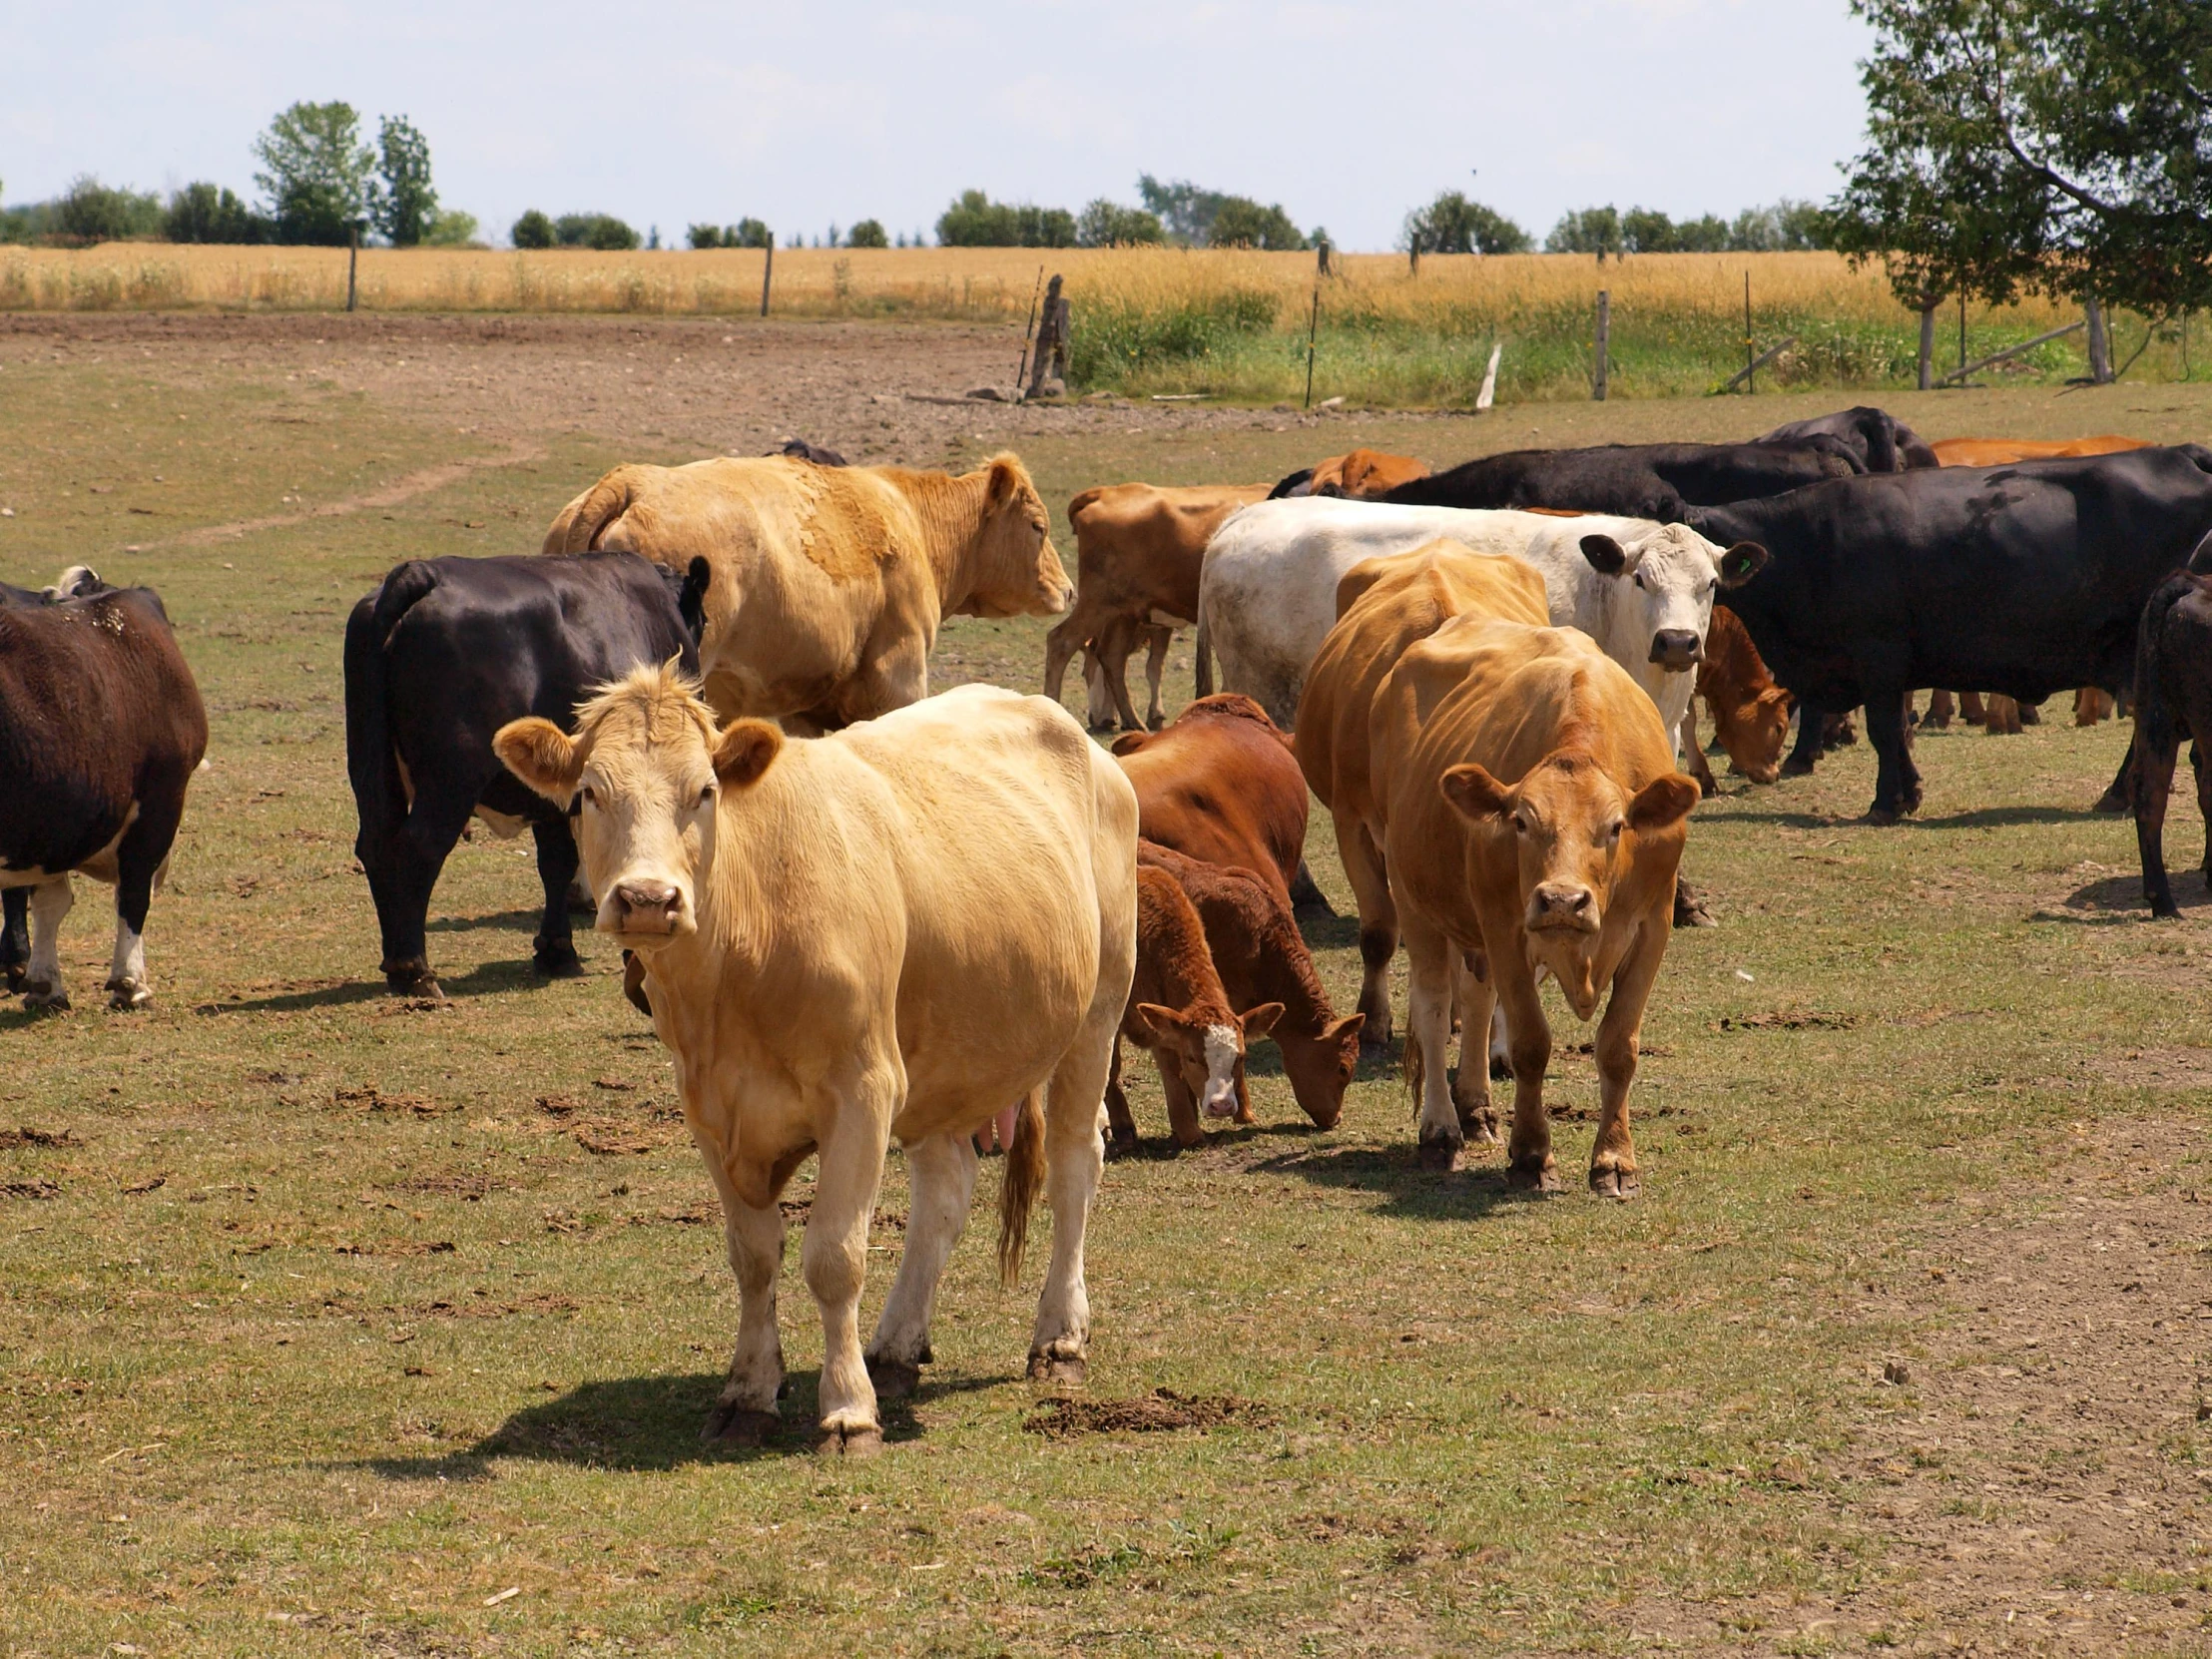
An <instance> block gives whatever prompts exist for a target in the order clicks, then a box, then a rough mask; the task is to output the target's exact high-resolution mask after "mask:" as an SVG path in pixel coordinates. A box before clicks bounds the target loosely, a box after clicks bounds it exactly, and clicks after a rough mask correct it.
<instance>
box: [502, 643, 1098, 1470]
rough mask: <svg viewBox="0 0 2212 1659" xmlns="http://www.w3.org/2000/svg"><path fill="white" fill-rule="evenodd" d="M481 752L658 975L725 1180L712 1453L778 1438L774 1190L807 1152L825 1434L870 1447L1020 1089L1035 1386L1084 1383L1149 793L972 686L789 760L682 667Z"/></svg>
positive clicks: (711, 1167) (707, 1152) (1018, 1207)
mask: <svg viewBox="0 0 2212 1659" xmlns="http://www.w3.org/2000/svg"><path fill="white" fill-rule="evenodd" d="M495 747H496V749H497V750H498V753H499V758H500V760H501V761H503V762H504V763H505V764H506V765H507V767H508V769H509V770H510V771H512V772H513V773H514V774H515V775H516V776H517V777H518V778H520V779H521V780H522V781H523V782H524V783H526V784H528V785H529V786H530V787H531V788H532V789H534V790H536V791H537V792H538V793H539V794H541V795H543V796H544V797H546V799H548V800H549V801H554V802H558V803H561V804H562V805H564V806H565V805H567V804H568V803H569V802H571V801H572V800H573V801H574V802H576V803H577V815H578V816H577V825H578V831H577V839H578V840H579V842H580V843H581V849H582V852H583V862H584V870H585V873H586V875H587V876H588V877H589V879H590V883H591V889H592V891H594V892H596V893H599V894H601V895H603V896H602V898H601V900H600V905H599V913H598V923H597V925H598V927H599V929H600V930H601V931H602V932H606V933H612V934H614V935H616V936H617V937H618V938H620V939H621V940H622V942H623V943H625V944H626V945H628V946H629V947H630V948H631V949H633V950H635V951H636V952H637V953H638V955H639V957H640V958H641V959H642V960H643V961H644V963H645V969H646V983H647V986H648V989H649V992H650V996H651V1001H652V1006H653V1019H654V1025H655V1027H656V1029H657V1030H658V1031H659V1033H660V1036H661V1040H662V1041H663V1042H665V1043H666V1044H667V1045H668V1046H669V1048H670V1049H671V1050H672V1051H673V1053H674V1054H675V1056H676V1073H677V1085H678V1088H679V1091H680V1092H681V1094H682V1097H683V1102H684V1115H685V1117H686V1119H687V1120H688V1121H689V1123H690V1125H691V1131H692V1138H693V1139H694V1140H695V1141H696V1142H697V1143H698V1146H699V1149H700V1151H701V1153H702V1154H703V1155H704V1156H705V1158H706V1160H707V1167H708V1171H709V1173H710V1174H711V1175H712V1176H713V1178H714V1182H715V1186H716V1189H717V1191H718V1192H719V1193H720V1195H721V1199H722V1210H723V1219H724V1224H725V1227H726V1230H727V1232H728V1235H729V1249H730V1265H731V1267H732V1268H733V1269H734V1270H735V1271H736V1274H737V1278H738V1289H739V1295H740V1316H739V1324H738V1341H737V1350H736V1353H735V1355H734V1356H733V1358H732V1360H731V1362H730V1376H729V1381H728V1383H726V1384H725V1385H724V1387H723V1390H722V1395H721V1399H720V1401H719V1403H718V1404H717V1405H716V1407H715V1409H714V1412H713V1414H712V1415H711V1416H710V1417H709V1418H708V1422H707V1437H708V1438H709V1439H716V1438H725V1437H727V1438H754V1439H758V1438H759V1436H760V1435H761V1434H763V1433H764V1432H765V1431H766V1430H767V1429H768V1428H769V1427H770V1426H771V1425H772V1424H773V1423H774V1421H775V1411H776V1398H777V1391H778V1389H779V1388H780V1387H781V1385H782V1383H783V1380H784V1364H783V1354H782V1349H781V1346H780V1344H779V1342H778V1338H777V1321H776V1282H777V1277H778V1270H779V1268H780V1266H781V1264H782V1261H783V1253H784V1222H783V1217H782V1214H781V1212H780V1211H779V1209H778V1206H777V1197H778V1195H779V1194H780V1193H781V1192H782V1191H783V1189H784V1185H785V1183H786V1182H788V1181H789V1180H790V1179H791V1177H792V1173H793V1172H794V1171H795V1170H797V1169H798V1168H799V1166H800V1165H801V1164H802V1163H803V1162H805V1161H806V1159H807V1158H808V1157H809V1156H810V1155H814V1154H818V1153H819V1155H820V1160H821V1162H820V1166H819V1171H818V1174H817V1177H816V1186H815V1193H814V1204H813V1208H812V1211H811V1212H810V1214H809V1216H808V1218H807V1224H806V1234H805V1240H804V1243H803V1244H802V1246H801V1250H800V1265H801V1268H802V1271H803V1272H804V1274H805V1276H806V1280H807V1286H808V1289H809V1290H810V1291H812V1292H813V1293H814V1297H815V1301H816V1302H817V1304H818V1305H819V1306H820V1308H821V1312H822V1322H823V1333H824V1354H825V1358H824V1361H823V1368H822V1383H821V1427H822V1432H823V1436H824V1444H825V1447H826V1448H841V1449H843V1450H845V1451H864V1450H868V1449H871V1448H873V1447H874V1446H875V1445H877V1444H879V1443H880V1438H881V1430H880V1424H879V1422H878V1420H877V1416H876V1390H877V1389H878V1388H880V1389H882V1390H883V1391H884V1392H885V1393H897V1392H903V1391H906V1390H908V1389H910V1388H912V1387H913V1385H914V1384H915V1382H916V1380H917V1377H918V1372H919V1368H920V1367H921V1366H922V1365H923V1364H924V1363H926V1362H927V1361H928V1359H929V1357H930V1353H929V1316H930V1308H931V1305H932V1303H933V1301H934V1299H935V1295H936V1286H937V1280H938V1278H939V1276H940V1275H941V1274H942V1272H943V1270H944V1265H945V1261H946V1258H947V1257H948V1256H950V1254H951V1252H952V1247H953V1244H954V1242H955V1241H956V1240H957V1239H958V1237H959V1235H960V1230H961V1226H962V1224H963V1222H964V1221H965V1219H966V1215H967V1209H968V1202H969V1199H970V1198H971V1196H972V1195H973V1192H974V1188H975V1175H976V1157H975V1149H974V1146H973V1144H972V1142H971V1141H970V1138H969V1137H970V1136H971V1134H972V1133H973V1132H974V1131H975V1130H976V1129H977V1128H979V1127H981V1125H982V1124H984V1123H985V1122H987V1121H988V1120H989V1119H990V1118H991V1117H992V1115H993V1114H994V1113H996V1112H997V1111H998V1110H999V1109H1000V1108H1001V1107H1002V1106H1004V1105H1005V1104H1006V1102H1007V1101H1009V1100H1019V1101H1020V1102H1021V1103H1022V1106H1021V1113H1020V1118H1019V1122H1018V1126H1017V1128H1016V1129H1015V1131H1014V1136H1013V1146H1012V1149H1011V1151H1010V1154H1009V1156H1008V1159H1007V1169H1006V1177H1005V1184H1004V1187H1003V1189H1002V1198H1001V1205H1000V1218H1001V1224H1000V1232H999V1243H998V1257H999V1265H1000V1269H1001V1271H1002V1273H1003V1274H1004V1275H1005V1277H1006V1278H1007V1280H1008V1281H1009V1282H1011V1281H1012V1279H1013V1278H1014V1277H1015V1275H1016V1274H1017V1272H1018V1270H1019V1266H1020V1259H1021V1249H1022V1238H1023V1234H1024V1230H1025V1227H1026V1223H1027V1215H1028V1208H1029V1204H1030V1200H1031V1198H1032V1196H1033V1195H1034V1193H1035V1191H1036V1189H1037V1187H1038V1185H1039V1183H1040V1182H1041V1183H1042V1184H1043V1186H1044V1189H1045V1192H1046V1196H1047V1198H1048V1200H1049V1202H1050V1203H1051V1206H1052V1212H1053V1217H1054V1221H1055V1225H1054V1227H1053V1230H1052V1232H1053V1236H1052V1261H1051V1266H1050V1268H1049V1269H1048V1270H1047V1273H1046V1276H1045V1284H1044V1293H1043V1296H1042V1298H1041V1300H1040V1302H1039V1304H1038V1309H1037V1322H1036V1326H1035V1331H1034V1335H1033V1337H1032V1339H1031V1342H1030V1353H1029V1372H1030V1375H1031V1376H1032V1377H1034V1378H1042V1379H1052V1378H1059V1379H1064V1380H1068V1381H1078V1380H1080V1378H1081V1376H1082V1373H1083V1370H1084V1364H1085V1354H1086V1350H1087V1346H1088V1342H1089V1333H1090V1311H1089V1303H1088V1301H1087V1299H1086V1297H1085V1293H1084V1287H1083V1237H1084V1227H1085V1222H1086V1218H1087V1216H1088V1214H1089V1211H1090V1205H1091V1200H1092V1197H1093V1195H1094V1194H1095V1193H1096V1192H1097V1189H1098V1177H1099V1169H1100V1166H1101V1164H1102V1163H1103V1161H1104V1148H1103V1145H1102V1142H1101V1139H1100V1131H1101V1125H1102V1122H1103V1118H1104V1111H1103V1106H1102V1102H1103V1099H1104V1095H1105V1088H1106V1073H1107V1067H1108V1065H1109V1064H1110V1062H1111V1060H1112V1056H1113V1043H1114V1032H1115V1030H1116V1028H1117V1027H1118V1026H1119V1025H1120V1024H1121V1018H1122V1010H1123V1007H1124V1006H1125V1004H1126V1003H1127V1001H1128V998H1129V984H1130V976H1131V973H1132V971H1133V968H1134V962H1135V955H1136V929H1137V877H1136V857H1137V799H1136V795H1135V793H1134V792H1133V791H1132V790H1131V789H1130V787H1129V781H1128V779H1127V778H1125V777H1124V776H1123V775H1122V771H1121V768H1120V767H1118V766H1116V765H1115V764H1114V762H1113V760H1112V758H1111V757H1109V756H1107V755H1106V754H1105V753H1104V752H1103V751H1101V750H1098V749H1097V748H1095V747H1094V746H1093V745H1092V744H1091V742H1090V740H1089V739H1088V738H1087V737H1085V736H1084V734H1083V729H1082V728H1081V727H1080V726H1078V725H1077V724H1076V723H1075V721H1074V720H1072V719H1070V718H1069V717H1068V715H1067V714H1066V713H1065V712H1063V711H1062V710H1061V709H1059V708H1058V707H1056V706H1055V705H1052V704H1049V703H1047V702H1045V701H1044V700H1043V699H1042V698H1024V697H1018V696H1016V695H1015V694H1014V693H1012V692H1006V691H1000V690H997V689H996V688H994V687H988V686H962V687H960V688H958V689H956V690H954V691H949V692H946V693H945V694H944V695H943V696H941V697H935V698H931V699H928V700H927V701H925V702H922V703H917V704H915V705H913V706H912V707H910V708H905V709H900V710H897V711H895V712H893V713H891V714H888V715H885V716H883V717H881V718H880V719H878V720H873V721H866V722H863V723H860V724H858V725H855V726H852V727H850V728H847V729H846V730H844V731H841V732H837V733H833V734H831V735H830V736H829V737H825V738H821V739H817V740H814V741H811V742H790V743H787V742H786V741H785V738H784V736H783V734H782V732H780V731H779V730H778V729H777V728H776V727H775V726H774V725H772V724H770V723H769V722H767V721H762V720H753V719H743V720H738V721H734V722H732V723H731V724H730V725H728V726H718V724H717V722H716V718H715V714H714V711H713V710H712V709H711V708H709V707H708V706H707V704H705V703H704V702H702V701H700V700H699V698H698V697H697V696H696V687H695V686H694V685H693V683H691V682H689V681H687V680H685V679H684V678H683V677H682V676H681V675H679V674H678V673H676V671H675V670H674V669H672V668H668V667H661V668H640V669H638V670H635V671H634V672H632V673H631V674H630V676H629V677H628V678H627V679H624V680H622V681H620V682H618V683H617V684H615V685H614V686H613V687H611V688H610V689H609V690H608V691H606V692H605V693H604V694H603V695H601V696H600V697H598V698H597V699H595V700H594V701H592V702H590V703H587V704H585V705H584V706H583V707H582V708H581V709H579V710H578V711H577V721H576V736H575V737H574V739H570V738H569V737H568V736H566V735H565V734H564V733H563V732H562V731H561V729H560V728H559V727H557V726H555V725H553V724H552V723H551V722H549V721H544V720H539V719H535V718H532V719H529V720H521V721H516V722H514V723H513V724H511V725H509V726H505V727H502V728H501V729H500V732H499V735H498V737H497V739H496V740H495ZM1047 1085H1049V1088H1050V1094H1049V1097H1048V1098H1047V1099H1046V1100H1045V1102H1044V1104H1043V1106H1042V1108H1041V1110H1040V1107H1039V1095H1040V1093H1042V1092H1043V1091H1044V1090H1045V1089H1046V1087H1047ZM893 1136H895V1137H896V1138H897V1139H898V1141H899V1143H900V1144H901V1145H902V1146H903V1147H904V1148H905V1149H906V1161H907V1169H908V1171H909V1172H910V1175H911V1179H912V1183H913V1196H912V1201H911V1209H910V1212H909V1217H908V1221H907V1226H906V1242H905V1254H904V1257H903V1259H902V1260H901V1262H900V1264H899V1270H898V1277H897V1279H896V1281H895V1282H894V1283H893V1284H892V1286H891V1290H890V1297H889V1299H888V1301H887V1302H886V1303H885V1304H884V1307H883V1314H882V1318H881V1320H880V1321H879V1322H878V1323H877V1325H876V1328H875V1337H874V1340H873V1342H872V1343H870V1344H869V1346H868V1350H867V1353H866V1355H865V1357H864V1360H863V1356H862V1354H861V1350H860V1337H859V1324H858V1320H859V1305H860V1289H861V1275H862V1270H863V1269H864V1267H865V1265H866V1262H867V1249H868V1244H867V1239H868V1220H869V1217H870V1216H871V1215H872V1213H873V1211H874V1208H875V1196H876V1190H877V1188H878V1186H879V1185H880V1183H881V1181H882V1174H883V1159H884V1151H885V1145H886V1142H887V1141H888V1140H889V1139H890V1138H891V1137H893ZM1040 1137H1041V1140H1040Z"/></svg>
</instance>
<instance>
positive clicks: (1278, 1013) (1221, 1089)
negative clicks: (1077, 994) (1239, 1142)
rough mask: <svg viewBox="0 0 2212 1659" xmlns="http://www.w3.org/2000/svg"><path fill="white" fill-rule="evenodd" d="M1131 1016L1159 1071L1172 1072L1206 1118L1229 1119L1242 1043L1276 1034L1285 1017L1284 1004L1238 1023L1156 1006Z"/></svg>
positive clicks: (1143, 1006)
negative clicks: (1274, 1032)
mask: <svg viewBox="0 0 2212 1659" xmlns="http://www.w3.org/2000/svg"><path fill="white" fill-rule="evenodd" d="M1224 1012H1226V1010H1224ZM1130 1015H1131V1019H1132V1021H1133V1022H1134V1024H1135V1025H1136V1028H1137V1030H1138V1031H1139V1033H1141V1034H1142V1036H1143V1039H1144V1044H1145V1046H1146V1047H1147V1048H1149V1049H1151V1050H1152V1052H1153V1054H1154V1055H1155V1056H1156V1057H1157V1058H1158V1059H1159V1061H1160V1063H1161V1065H1162V1067H1163V1068H1165V1067H1166V1066H1168V1065H1173V1066H1174V1067H1175V1071H1176V1075H1177V1076H1178V1077H1179V1078H1180V1079H1181V1080H1182V1083H1183V1086H1184V1087H1185V1088H1187V1089H1189V1090H1190V1091H1191V1097H1192V1098H1193V1099H1194V1100H1196V1101H1197V1102H1198V1103H1199V1105H1200V1106H1201V1107H1202V1108H1203V1109H1204V1111H1205V1113H1206V1115H1207V1116H1208V1117H1210V1118H1232V1117H1235V1116H1236V1115H1237V1067H1238V1065H1239V1064H1240V1063H1241V1062H1242V1061H1243V1059H1244V1057H1245V1043H1246V1041H1247V1040H1248V1039H1250V1038H1253V1037H1264V1036H1266V1035H1267V1034H1268V1032H1270V1031H1272V1030H1274V1029H1275V1022H1276V1021H1277V1020H1278V1019H1281V1018H1282V1017H1283V1004H1282V1003H1280V1002H1263V1003H1261V1004H1260V1006H1259V1007H1257V1008H1254V1009H1252V1010H1250V1011H1249V1012H1247V1013H1245V1014H1244V1015H1243V1016H1242V1017H1236V1016H1232V1017H1231V1018H1229V1019H1220V1018H1213V1019H1209V1018H1208V1017H1206V1016H1205V1015H1204V1014H1201V1013H1197V1012H1193V1011H1188V1010H1186V1011H1180V1012H1179V1011H1178V1010H1176V1009H1174V1008H1168V1007H1163V1006H1162V1005H1161V1004H1159V1003H1157V1002H1140V1003H1138V1004H1137V1005H1136V1006H1135V1007H1134V1008H1132V1009H1131V1010H1130Z"/></svg>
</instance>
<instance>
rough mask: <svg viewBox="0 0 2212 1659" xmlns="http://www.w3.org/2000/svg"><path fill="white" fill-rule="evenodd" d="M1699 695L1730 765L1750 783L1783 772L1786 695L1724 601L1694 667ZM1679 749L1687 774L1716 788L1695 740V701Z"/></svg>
mask: <svg viewBox="0 0 2212 1659" xmlns="http://www.w3.org/2000/svg"><path fill="white" fill-rule="evenodd" d="M1697 694H1698V696H1699V697H1702V698H1704V699H1705V706H1706V707H1707V708H1708V709H1710V710H1712V711H1713V729H1714V730H1715V731H1716V732H1717V733H1718V734H1719V735H1720V740H1721V747H1722V748H1724V749H1726V750H1727V751H1728V770H1729V771H1731V772H1736V773H1741V774H1742V775H1743V776H1744V777H1746V778H1749V779H1750V780H1751V781H1752V782H1753V783H1754V784H1771V783H1773V782H1774V781H1775V779H1776V778H1777V777H1779V776H1780V775H1781V770H1782V749H1783V744H1784V742H1785V740H1787V738H1788V737H1789V735H1790V708H1791V704H1792V702H1793V701H1794V700H1793V699H1792V698H1791V696H1790V694H1789V693H1788V692H1787V691H1785V690H1783V688H1782V687H1780V686H1778V685H1776V684H1775V683H1774V676H1773V675H1771V674H1769V673H1768V672H1767V665H1766V664H1765V663H1764V662H1762V661H1760V658H1759V648H1758V647H1757V646H1756V645H1753V644H1752V643H1751V636H1750V635H1749V634H1747V633H1745V632H1744V625H1743V624H1742V623H1741V622H1738V621H1737V620H1736V613H1735V612H1734V611H1731V610H1730V609H1729V608H1728V607H1727V606H1726V605H1715V606H1714V607H1713V621H1712V625H1711V626H1710V627H1708V628H1707V629H1706V631H1705V660H1704V661H1703V662H1701V663H1699V664H1698V666H1697ZM1682 754H1683V758H1684V759H1685V760H1687V761H1688V762H1689V763H1690V776H1691V777H1692V778H1695V779H1696V780H1697V781H1698V787H1699V788H1700V789H1701V790H1703V791H1704V793H1705V794H1707V795H1712V794H1713V793H1715V791H1716V790H1718V788H1719V785H1718V784H1716V783H1715V782H1714V780H1713V769H1712V768H1711V767H1710V766H1708V765H1707V764H1706V761H1705V751H1704V750H1703V749H1702V748H1700V747H1699V746H1698V741H1697V705H1696V703H1695V702H1694V701H1693V702H1692V704H1691V705H1690V708H1689V711H1688V713H1686V714H1685V715H1684V716H1683V717H1682Z"/></svg>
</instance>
